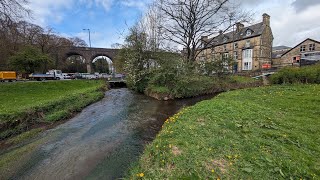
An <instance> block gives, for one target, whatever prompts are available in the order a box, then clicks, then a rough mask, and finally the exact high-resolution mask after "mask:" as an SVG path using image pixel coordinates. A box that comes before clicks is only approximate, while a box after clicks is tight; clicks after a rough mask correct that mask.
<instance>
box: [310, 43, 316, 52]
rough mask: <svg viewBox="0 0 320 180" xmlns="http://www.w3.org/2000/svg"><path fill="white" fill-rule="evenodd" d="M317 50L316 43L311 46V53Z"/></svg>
mask: <svg viewBox="0 0 320 180" xmlns="http://www.w3.org/2000/svg"><path fill="white" fill-rule="evenodd" d="M315 50H316V44H315V43H312V44H309V51H315Z"/></svg>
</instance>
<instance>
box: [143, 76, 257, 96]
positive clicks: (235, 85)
mask: <svg viewBox="0 0 320 180" xmlns="http://www.w3.org/2000/svg"><path fill="white" fill-rule="evenodd" d="M260 86H263V82H262V81H258V80H257V81H255V82H248V83H228V84H223V85H219V86H216V87H214V88H211V89H208V90H205V91H203V92H200V93H199V94H198V95H196V96H203V95H209V94H217V93H222V92H227V91H231V90H237V89H245V88H254V87H260ZM144 94H145V95H146V96H149V97H152V98H154V99H157V100H159V101H168V100H174V99H183V98H191V97H196V96H186V97H183V98H177V97H175V96H174V95H173V94H170V93H159V92H153V91H151V90H145V91H144Z"/></svg>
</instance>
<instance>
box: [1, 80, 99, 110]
mask: <svg viewBox="0 0 320 180" xmlns="http://www.w3.org/2000/svg"><path fill="white" fill-rule="evenodd" d="M96 86H99V82H97V81H51V82H28V83H5V84H1V85H0V97H1V98H0V113H12V112H17V111H21V110H24V109H28V108H30V107H36V106H42V105H43V104H46V103H48V102H51V101H55V100H58V99H60V98H65V97H66V96H69V95H72V94H75V93H81V92H84V91H86V90H88V89H91V88H93V87H96Z"/></svg>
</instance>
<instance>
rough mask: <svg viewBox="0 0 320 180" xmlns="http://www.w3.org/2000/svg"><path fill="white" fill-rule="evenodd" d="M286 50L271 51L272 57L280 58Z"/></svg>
mask: <svg viewBox="0 0 320 180" xmlns="http://www.w3.org/2000/svg"><path fill="white" fill-rule="evenodd" d="M286 52H287V51H277V52H272V58H273V59H275V58H280V57H281V56H282V55H283V54H284V53H286Z"/></svg>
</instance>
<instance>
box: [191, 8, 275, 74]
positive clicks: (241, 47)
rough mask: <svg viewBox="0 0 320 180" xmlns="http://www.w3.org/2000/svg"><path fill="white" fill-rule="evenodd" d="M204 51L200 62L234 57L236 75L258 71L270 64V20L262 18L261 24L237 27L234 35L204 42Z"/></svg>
mask: <svg viewBox="0 0 320 180" xmlns="http://www.w3.org/2000/svg"><path fill="white" fill-rule="evenodd" d="M201 41H202V47H201V48H203V51H202V52H201V53H200V55H199V56H198V57H197V61H198V62H201V61H210V60H214V59H215V58H216V57H217V56H222V57H224V58H227V57H232V58H233V59H234V60H235V61H236V65H235V66H234V70H235V71H239V72H241V71H256V70H261V69H262V68H263V67H265V66H266V65H270V64H271V60H272V43H273V34H272V30H271V27H270V16H269V15H268V14H263V15H262V22H260V23H257V24H254V25H251V26H248V27H244V25H243V24H241V23H237V24H236V29H235V30H234V31H232V32H228V33H222V32H221V31H220V34H219V35H218V36H216V37H213V38H208V37H207V36H204V37H202V38H201Z"/></svg>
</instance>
